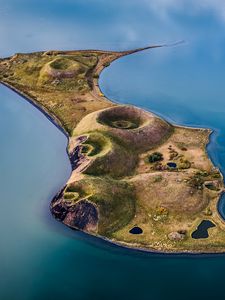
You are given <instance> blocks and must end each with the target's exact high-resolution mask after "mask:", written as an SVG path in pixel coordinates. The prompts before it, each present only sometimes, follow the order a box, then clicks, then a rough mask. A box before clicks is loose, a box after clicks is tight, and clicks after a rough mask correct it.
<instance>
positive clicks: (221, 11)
mask: <svg viewBox="0 0 225 300" xmlns="http://www.w3.org/2000/svg"><path fill="white" fill-rule="evenodd" d="M144 2H145V3H146V4H147V5H148V6H149V8H150V9H153V10H154V11H156V12H157V13H158V14H159V15H160V16H161V17H164V18H169V15H170V13H171V12H180V11H185V12H186V13H187V14H190V15H192V14H201V13H203V12H209V13H212V14H214V15H215V16H216V17H218V18H219V19H222V20H223V21H225V1H224V0H144Z"/></svg>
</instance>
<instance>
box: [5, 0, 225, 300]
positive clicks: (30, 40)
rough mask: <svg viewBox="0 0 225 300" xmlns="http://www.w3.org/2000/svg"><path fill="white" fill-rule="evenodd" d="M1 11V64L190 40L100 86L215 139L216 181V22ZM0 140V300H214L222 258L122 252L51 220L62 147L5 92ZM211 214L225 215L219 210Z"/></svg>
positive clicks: (82, 11) (89, 9) (221, 132)
mask: <svg viewBox="0 0 225 300" xmlns="http://www.w3.org/2000/svg"><path fill="white" fill-rule="evenodd" d="M1 2H2V3H1ZM75 2H76V3H75ZM153 2H154V1H153ZM159 2H160V1H159V0H158V3H159ZM0 4H1V6H0V7H1V10H0V14H1V18H0V25H1V28H4V30H3V31H2V30H0V38H1V45H0V55H2V56H7V55H11V54H13V53H15V52H22V51H24V52H29V51H36V50H43V49H74V48H75V49H79V48H100V49H101V48H102V49H116V50H117V49H118V50H124V49H129V48H136V47H140V46H145V45H146V43H147V44H148V43H149V41H150V43H157V42H159V41H163V42H167V41H174V40H178V39H186V40H188V43H187V44H186V45H183V46H180V47H176V48H162V49H155V50H152V51H146V52H143V53H138V54H134V55H132V56H128V57H124V58H122V59H121V60H118V61H116V62H114V63H113V64H112V65H111V66H110V67H109V68H107V69H105V70H104V71H103V73H102V75H101V77H100V87H101V89H102V91H103V92H104V93H105V94H106V95H107V97H109V98H110V99H112V100H115V101H117V102H119V103H129V104H133V105H136V106H139V107H142V108H144V109H147V110H151V111H153V112H155V113H157V114H158V115H161V116H163V117H164V118H166V119H167V120H169V121H172V122H174V123H176V124H180V125H188V126H200V127H207V128H211V129H213V130H214V133H213V135H212V136H211V143H210V144H209V145H208V151H209V154H210V157H211V159H212V160H213V162H214V163H215V165H216V166H218V167H219V168H220V169H221V171H222V172H223V174H225V142H224V141H225V122H224V114H225V106H224V103H225V87H224V83H223V80H224V78H225V68H224V66H225V55H224V53H223V45H224V40H223V33H224V24H223V23H222V21H220V20H218V19H217V18H216V16H215V15H214V14H211V12H210V11H204V13H199V14H198V13H197V12H196V15H195V14H187V13H186V11H176V12H174V13H173V14H172V15H170V14H169V16H168V18H167V19H165V20H162V19H161V18H162V17H163V16H161V14H160V13H159V12H160V11H159V10H158V11H155V10H153V8H151V7H150V6H149V7H148V8H147V7H145V6H144V1H143V2H141V1H129V3H128V2H126V1H123V3H121V1H120V2H119V1H118V2H117V1H111V0H110V1H108V2H107V3H105V2H104V3H103V2H102V1H95V3H94V2H91V1H86V2H84V1H74V3H73V1H62V0H57V1H56V0H54V1H52V3H51V5H50V4H47V2H44V1H43V0H40V1H39V2H38V5H37V3H36V2H35V1H28V0H21V1H17V0H10V1H7V4H6V3H3V1H1V0H0ZM53 4H54V5H53ZM22 8H23V9H22ZM169 18H172V20H173V22H169V20H168V19H169ZM21 20H23V22H21ZM166 22H169V23H168V24H167V23H166ZM209 40H210V44H209ZM0 140H1V144H0V145H1V147H0V190H1V194H0V237H1V242H0V278H1V279H0V299H1V300H14V299H16V300H33V299H38V300H39V299H44V300H45V299H54V300H58V299H66V300H67V299H76V300H89V299H99V300H101V299H109V300H111V299H129V300H136V299H143V300H150V299H154V300H155V299H157V300H164V299H167V300H168V299H173V300H174V299H196V298H198V299H204V300H205V299H217V298H220V299H223V297H224V290H223V282H224V273H225V255H215V256H211V255H209V256H197V257H196V256H178V257H174V256H168V255H166V256H164V255H156V254H150V253H141V252H138V251H130V250H128V249H123V248H120V247H116V246H113V245H110V244H108V243H106V242H103V241H99V240H98V239H95V238H90V237H88V236H86V235H84V234H82V233H79V232H76V231H72V230H70V229H68V228H66V227H65V226H64V225H62V224H60V223H59V222H57V221H55V220H54V219H53V218H52V216H51V214H50V212H49V203H50V201H51V198H52V197H53V196H54V194H55V193H56V192H57V191H58V190H59V189H60V188H61V187H62V186H63V185H64V183H65V182H66V180H67V178H68V177H69V175H70V171H71V167H70V163H69V160H68V157H67V153H66V145H67V138H66V137H65V136H64V135H63V133H62V132H60V131H59V130H58V129H57V128H56V127H55V126H54V125H53V124H52V123H51V122H50V121H49V120H48V119H47V118H46V117H45V116H43V114H41V112H40V111H38V110H37V109H36V108H34V107H33V106H32V105H31V104H30V103H28V102H26V101H25V100H24V99H23V98H21V97H20V96H18V95H16V94H15V93H14V92H12V91H10V90H9V89H7V88H6V87H3V86H0ZM224 200H225V197H224ZM219 206H220V209H221V214H222V215H223V216H225V201H224V202H222V201H221V202H220V203H219Z"/></svg>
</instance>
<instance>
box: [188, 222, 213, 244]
mask: <svg viewBox="0 0 225 300" xmlns="http://www.w3.org/2000/svg"><path fill="white" fill-rule="evenodd" d="M215 226H216V225H215V224H213V223H212V222H211V221H209V220H203V221H202V222H201V223H200V224H199V225H198V227H197V229H196V230H195V231H194V232H192V235H191V237H192V238H193V239H206V238H208V237H209V233H208V229H209V228H212V227H215Z"/></svg>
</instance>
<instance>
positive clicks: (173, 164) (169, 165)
mask: <svg viewBox="0 0 225 300" xmlns="http://www.w3.org/2000/svg"><path fill="white" fill-rule="evenodd" d="M167 166H168V167H170V168H174V169H175V168H176V167H177V164H176V163H174V162H168V163H167Z"/></svg>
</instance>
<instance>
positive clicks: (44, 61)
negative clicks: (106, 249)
mask: <svg viewBox="0 0 225 300" xmlns="http://www.w3.org/2000/svg"><path fill="white" fill-rule="evenodd" d="M155 47H160V46H152V47H146V48H141V49H136V50H133V51H124V52H115V51H99V50H98V51H96V50H82V51H45V52H34V53H29V54H23V53H19V54H15V55H14V56H12V57H8V58H3V59H0V82H1V83H2V84H4V85H6V86H8V87H9V88H11V89H13V90H14V91H16V92H17V93H19V94H20V95H21V96H23V97H24V98H26V99H27V100H29V101H30V102H31V103H33V104H35V105H36V106H37V107H38V108H40V109H41V110H42V111H43V112H44V113H46V114H47V116H48V117H49V118H50V119H51V120H52V121H53V122H54V123H55V124H57V125H58V126H59V127H60V128H62V129H63V130H64V132H65V133H66V134H67V136H68V138H69V144H68V153H69V157H70V161H71V165H72V173H71V177H70V179H69V180H68V182H67V184H66V186H65V187H63V189H62V190H61V191H60V192H59V193H58V194H57V195H56V196H55V197H54V199H53V200H52V202H51V205H50V208H51V212H52V214H53V215H54V216H55V218H56V219H57V220H59V221H61V222H63V223H64V224H65V225H67V226H69V227H71V228H74V229H78V230H82V231H84V232H87V233H89V234H91V235H94V236H98V237H100V238H104V239H107V240H109V241H111V242H113V243H116V244H119V245H122V246H126V247H130V248H138V249H143V250H147V251H159V252H173V253H176V252H179V253H180V252H182V253H185V252H190V253H217V252H225V222H224V220H223V219H222V218H221V216H220V215H219V213H218V210H217V204H218V200H219V198H220V196H221V194H222V193H223V191H224V184H223V177H222V174H221V173H220V171H219V169H217V168H216V167H215V166H214V165H213V164H212V162H211V161H210V159H209V158H208V155H207V152H206V145H207V143H208V141H209V135H210V133H211V131H210V130H209V129H200V128H188V127H181V126H175V125H172V124H170V123H168V122H166V121H165V120H163V119H161V118H159V117H158V116H156V115H154V114H153V113H151V112H147V111H144V110H143V109H140V108H137V107H134V106H129V105H118V104H115V103H113V102H111V101H110V100H109V99H107V98H106V97H105V96H104V95H103V94H102V92H101V91H100V89H99V87H98V78H99V75H100V73H101V71H102V70H103V69H104V68H105V67H107V66H109V65H110V63H111V62H112V61H114V60H115V59H118V58H120V57H122V56H124V55H129V54H132V53H135V52H138V51H142V50H145V49H150V48H155Z"/></svg>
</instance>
